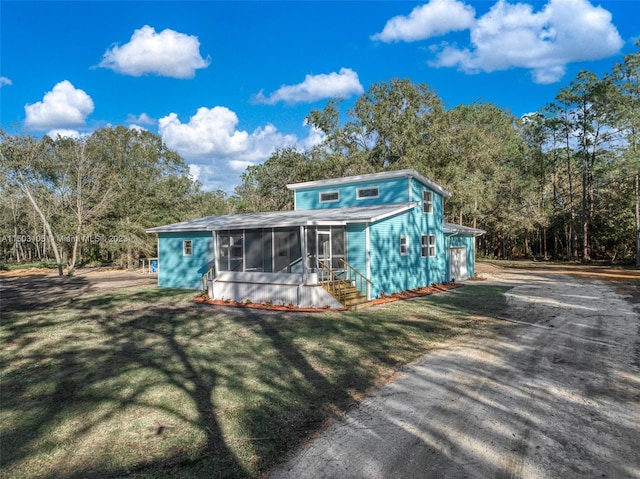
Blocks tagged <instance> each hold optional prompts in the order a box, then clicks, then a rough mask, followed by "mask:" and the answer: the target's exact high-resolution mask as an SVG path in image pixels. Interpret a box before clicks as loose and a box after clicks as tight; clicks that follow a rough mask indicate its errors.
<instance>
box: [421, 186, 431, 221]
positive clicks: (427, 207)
mask: <svg viewBox="0 0 640 479" xmlns="http://www.w3.org/2000/svg"><path fill="white" fill-rule="evenodd" d="M427 196H428V197H429V199H427ZM422 212H423V213H424V214H426V215H431V214H433V191H429V190H422Z"/></svg>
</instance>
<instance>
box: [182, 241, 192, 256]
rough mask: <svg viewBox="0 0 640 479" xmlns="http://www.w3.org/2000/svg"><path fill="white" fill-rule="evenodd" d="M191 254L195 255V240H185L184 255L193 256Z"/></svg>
mask: <svg viewBox="0 0 640 479" xmlns="http://www.w3.org/2000/svg"><path fill="white" fill-rule="evenodd" d="M191 255H193V241H192V240H184V241H183V242H182V256H191Z"/></svg>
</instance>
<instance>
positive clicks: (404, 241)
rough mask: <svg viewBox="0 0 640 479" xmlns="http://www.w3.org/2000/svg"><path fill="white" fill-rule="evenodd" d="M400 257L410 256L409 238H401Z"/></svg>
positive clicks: (403, 236) (404, 236)
mask: <svg viewBox="0 0 640 479" xmlns="http://www.w3.org/2000/svg"><path fill="white" fill-rule="evenodd" d="M400 256H409V237H408V236H406V235H401V236H400Z"/></svg>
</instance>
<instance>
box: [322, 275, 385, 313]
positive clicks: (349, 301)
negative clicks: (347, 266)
mask: <svg viewBox="0 0 640 479" xmlns="http://www.w3.org/2000/svg"><path fill="white" fill-rule="evenodd" d="M325 289H326V290H327V291H328V292H329V293H330V294H331V295H333V297H334V298H336V299H337V300H338V301H340V302H341V303H342V304H343V305H344V307H345V308H347V309H348V310H357V309H363V308H367V307H369V306H371V305H372V304H373V303H372V302H371V301H369V300H368V299H367V297H366V296H365V295H364V294H362V293H361V292H360V291H359V290H358V289H357V288H356V287H355V286H353V285H352V284H351V282H349V281H337V282H334V283H333V284H332V285H331V288H325Z"/></svg>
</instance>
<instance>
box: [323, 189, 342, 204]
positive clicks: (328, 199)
mask: <svg viewBox="0 0 640 479" xmlns="http://www.w3.org/2000/svg"><path fill="white" fill-rule="evenodd" d="M334 201H340V192H339V191H321V192H320V203H332V202H334Z"/></svg>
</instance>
